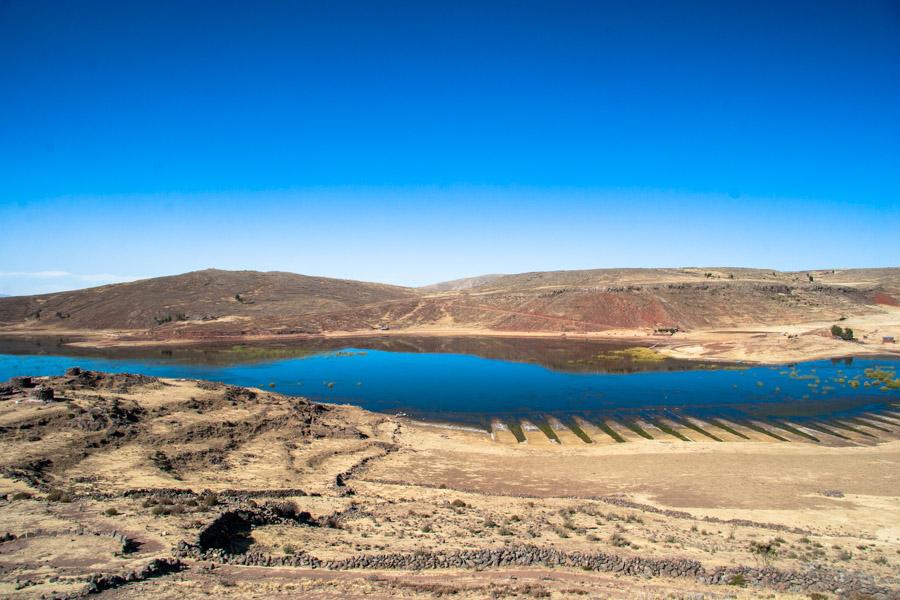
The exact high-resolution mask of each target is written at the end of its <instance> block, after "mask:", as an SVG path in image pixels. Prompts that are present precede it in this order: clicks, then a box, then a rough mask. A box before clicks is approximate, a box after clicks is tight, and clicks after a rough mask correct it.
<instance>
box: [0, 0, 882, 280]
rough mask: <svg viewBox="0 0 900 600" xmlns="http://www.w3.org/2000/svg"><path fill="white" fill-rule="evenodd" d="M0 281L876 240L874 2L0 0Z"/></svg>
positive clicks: (645, 259) (564, 260) (348, 269)
mask: <svg viewBox="0 0 900 600" xmlns="http://www.w3.org/2000/svg"><path fill="white" fill-rule="evenodd" d="M0 226H2V232H3V234H2V236H0V293H7V294H9V293H35V292H42V291H52V290H57V289H65V288H71V287H84V286H87V285H96V284H98V283H105V282H110V281H119V280H124V279H128V278H134V277H144V276H153V275H162V274H171V273H179V272H184V271H187V270H192V269H198V268H205V267H219V268H248V269H260V270H288V271H295V272H302V273H311V274H321V275H330V276H338V277H349V278H358V279H368V280H378V281H386V282H391V283H399V284H409V285H420V284H426V283H431V282H434V281H439V280H443V279H449V278H454V277H462V276H467V275H475V274H480V273H487V272H519V271H528V270H543V269H567V268H591V267H614V266H648V267H649V266H686V265H701V266H707V265H742V266H759V267H771V268H778V269H786V270H792V269H797V270H799V269H808V268H818V267H852V266H897V265H900V244H898V243H897V231H898V228H900V5H898V4H897V3H896V2H877V1H874V0H872V1H867V2H808V3H807V2H800V1H797V2H765V1H763V2H738V1H735V2H678V3H675V2H491V3H485V2H478V3H475V2H462V1H456V2H447V3H442V2H378V3H374V2H342V1H330V2H284V3H280V2H267V3H264V4H257V3H250V2H215V3H212V2H199V1H195V2H152V3H150V2H147V3H140V2H127V3H122V2H108V3H103V2H90V1H85V2H77V3H76V2H41V1H39V0H29V1H20V0H5V1H0Z"/></svg>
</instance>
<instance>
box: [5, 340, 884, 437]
mask: <svg viewBox="0 0 900 600" xmlns="http://www.w3.org/2000/svg"><path fill="white" fill-rule="evenodd" d="M66 341H67V340H65V339H52V340H50V339H40V340H6V341H0V380H6V379H8V378H9V377H12V376H15V375H61V374H62V373H63V372H64V371H65V370H66V369H67V368H69V367H72V366H79V367H81V368H83V369H92V370H101V371H111V372H131V373H142V374H145V375H152V376H159V377H173V378H191V379H208V380H213V381H221V382H224V383H228V384H233V385H240V386H250V387H260V388H265V389H271V390H273V391H277V392H280V393H284V394H291V395H298V396H305V397H307V398H310V399H312V400H318V401H322V402H330V403H347V404H355V405H358V406H361V407H363V408H366V409H368V410H372V411H379V412H384V413H391V414H394V413H405V414H407V415H409V416H411V417H414V418H418V419H424V420H433V421H442V422H452V423H460V424H468V425H474V426H478V427H483V428H488V427H489V426H490V423H491V421H492V420H494V419H496V420H499V421H502V422H518V420H520V419H523V418H525V419H530V420H534V421H540V420H543V419H545V417H546V416H547V415H552V416H554V417H556V418H558V419H560V420H563V421H569V420H570V419H571V418H572V417H574V416H579V417H582V418H585V419H589V420H596V419H602V418H606V417H611V418H626V419H627V418H629V417H630V416H634V417H638V416H641V417H646V416H648V415H651V416H652V415H654V414H662V415H688V416H696V417H699V418H708V417H714V416H721V417H727V418H732V419H736V420H740V419H750V418H752V419H758V420H766V419H786V418H789V419H792V420H795V421H799V422H802V421H804V420H810V421H811V420H828V419H833V418H837V417H842V418H843V417H852V416H853V415H856V414H860V413H863V412H882V411H884V410H893V409H894V406H895V405H897V404H898V403H900V390H897V389H890V388H889V387H886V386H885V385H884V380H886V379H887V380H892V379H895V378H896V367H897V365H898V362H900V361H897V360H896V359H889V358H885V359H878V358H865V359H862V358H845V359H836V360H820V361H811V362H804V363H799V364H795V365H790V366H751V367H748V366H744V365H739V364H733V365H722V364H707V363H700V362H690V361H678V360H671V359H665V358H663V357H661V356H660V355H658V354H656V353H655V351H653V350H652V349H647V348H644V349H638V350H635V349H633V348H627V347H624V346H622V345H614V344H608V343H601V342H593V341H584V340H541V339H511V338H413V337H409V338H397V337H390V338H370V339H360V340H353V341H352V343H349V342H348V341H347V340H343V341H341V340H314V341H309V342H304V343H292V344H281V345H265V346H263V345H259V346H254V345H238V346H231V345H229V346H208V347H181V348H163V349H160V348H153V349H116V350H106V351H99V350H86V349H80V348H74V347H71V346H67V345H65V342H66Z"/></svg>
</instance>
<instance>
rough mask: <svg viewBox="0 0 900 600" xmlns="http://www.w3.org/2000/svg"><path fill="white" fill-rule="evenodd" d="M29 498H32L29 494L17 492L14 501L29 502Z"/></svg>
mask: <svg viewBox="0 0 900 600" xmlns="http://www.w3.org/2000/svg"><path fill="white" fill-rule="evenodd" d="M29 498H31V494H29V493H28V492H16V493H15V494H13V495H12V499H13V500H28V499H29Z"/></svg>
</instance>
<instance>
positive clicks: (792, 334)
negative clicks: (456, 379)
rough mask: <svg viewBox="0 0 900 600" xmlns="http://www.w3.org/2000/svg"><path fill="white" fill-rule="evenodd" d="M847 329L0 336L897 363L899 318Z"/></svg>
mask: <svg viewBox="0 0 900 600" xmlns="http://www.w3.org/2000/svg"><path fill="white" fill-rule="evenodd" d="M844 326H846V327H852V328H853V330H854V331H855V332H857V338H858V340H857V341H854V342H847V341H844V340H840V339H837V338H834V337H832V336H831V335H830V334H829V332H828V330H829V327H830V323H829V322H811V323H804V324H798V325H779V326H771V325H757V326H743V327H739V328H733V329H723V328H716V329H714V330H695V331H688V332H678V333H676V334H674V335H654V334H652V332H648V331H647V330H640V329H614V330H606V331H601V332H589V333H562V334H561V333H558V332H544V331H498V330H492V329H481V328H471V327H459V328H457V327H440V328H434V327H432V328H426V327H423V328H405V329H392V330H368V329H367V330H356V331H328V332H323V333H321V334H308V333H298V334H248V335H209V336H203V337H169V338H155V339H154V338H149V337H147V335H148V332H147V331H137V330H104V331H95V330H67V329H26V328H21V327H10V328H0V338H3V337H8V338H13V339H15V338H31V337H35V338H40V337H72V338H78V339H75V340H72V341H68V342H66V345H71V346H74V347H79V348H87V349H89V348H96V349H114V348H141V347H148V348H150V347H167V346H176V347H177V346H184V347H192V346H202V345H211V344H244V343H260V344H264V343H266V342H295V341H303V340H324V339H331V340H341V339H346V340H353V339H360V338H372V337H379V338H383V337H397V338H403V337H436V338H448V337H460V338H463V337H488V338H510V339H514V338H523V339H553V340H591V341H598V342H611V343H619V344H626V345H627V344H633V345H635V346H650V347H652V348H654V349H655V350H657V351H658V352H660V353H661V354H664V355H665V356H668V357H671V358H678V359H685V360H702V361H705V362H742V363H750V364H786V363H792V362H800V361H808V360H822V359H831V358H844V357H848V356H890V357H895V356H900V345H897V344H883V343H881V338H882V336H888V335H892V336H894V337H895V339H896V338H898V337H900V310H892V311H889V312H887V313H886V314H883V315H871V316H868V317H859V318H854V319H852V320H848V321H846V322H845V323H844Z"/></svg>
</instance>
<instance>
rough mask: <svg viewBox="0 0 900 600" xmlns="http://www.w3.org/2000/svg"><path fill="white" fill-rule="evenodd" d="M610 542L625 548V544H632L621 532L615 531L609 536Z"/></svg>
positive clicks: (617, 546)
mask: <svg viewBox="0 0 900 600" xmlns="http://www.w3.org/2000/svg"><path fill="white" fill-rule="evenodd" d="M609 543H610V544H612V545H613V546H615V547H616V548H623V547H625V546H630V545H631V543H630V542H629V541H628V540H626V539H625V537H624V536H622V534H620V533H619V532H614V533H613V534H612V535H611V536H609Z"/></svg>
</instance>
